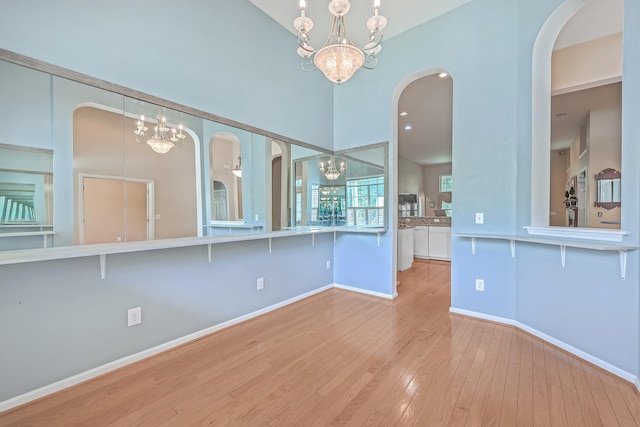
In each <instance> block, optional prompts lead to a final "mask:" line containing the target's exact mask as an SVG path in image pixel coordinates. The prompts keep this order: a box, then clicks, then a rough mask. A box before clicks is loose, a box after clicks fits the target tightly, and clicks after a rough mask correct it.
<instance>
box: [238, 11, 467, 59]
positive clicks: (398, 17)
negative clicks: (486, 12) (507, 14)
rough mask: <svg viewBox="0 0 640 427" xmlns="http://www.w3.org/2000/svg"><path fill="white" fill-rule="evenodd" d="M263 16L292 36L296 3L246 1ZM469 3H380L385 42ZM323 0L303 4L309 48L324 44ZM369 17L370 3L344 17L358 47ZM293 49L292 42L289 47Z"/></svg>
mask: <svg viewBox="0 0 640 427" xmlns="http://www.w3.org/2000/svg"><path fill="white" fill-rule="evenodd" d="M249 1H250V2H251V3H253V4H254V5H255V6H257V7H258V8H260V9H262V10H263V11H264V12H265V13H266V14H267V15H269V16H271V17H272V18H273V19H275V20H276V21H277V22H278V23H280V24H281V25H282V26H283V27H285V28H286V29H287V30H289V31H291V33H293V34H295V29H294V28H293V20H294V19H296V18H297V17H298V16H300V8H299V1H298V0H287V1H283V0H249ZM470 1H471V0H381V1H380V14H381V15H383V16H385V17H386V18H387V20H388V25H387V28H385V29H384V38H385V40H386V39H388V38H390V37H393V36H395V35H398V34H400V33H402V32H404V31H406V30H408V29H410V28H413V27H415V26H417V25H420V24H422V23H424V22H427V21H429V20H431V19H433V18H435V17H437V16H440V15H442V14H444V13H447V12H449V11H450V10H453V9H455V8H457V7H459V6H461V5H463V4H465V3H468V2H470ZM328 4H329V2H328V1H327V0H307V7H306V14H307V17H308V18H311V19H312V20H313V24H314V26H313V29H312V30H311V31H310V32H309V36H310V37H311V45H312V46H313V47H314V48H316V49H318V48H320V47H321V46H322V44H323V43H324V42H325V40H326V38H327V36H328V35H329V31H330V30H331V23H332V18H333V15H331V13H329V10H328V8H327V5H328ZM372 15H373V0H365V1H363V0H355V1H352V2H351V10H350V11H349V13H347V15H346V16H345V22H346V24H347V29H348V31H349V37H351V40H353V42H354V43H355V44H356V45H358V46H364V45H365V43H366V39H367V37H368V36H369V30H368V29H367V19H369V17H371V16H372ZM291 48H292V49H296V48H297V45H296V42H295V39H293V43H292V46H291Z"/></svg>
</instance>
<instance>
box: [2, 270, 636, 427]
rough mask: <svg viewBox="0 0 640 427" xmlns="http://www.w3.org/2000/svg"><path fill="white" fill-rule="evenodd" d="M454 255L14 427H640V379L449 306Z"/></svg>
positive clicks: (293, 308) (68, 399)
mask: <svg viewBox="0 0 640 427" xmlns="http://www.w3.org/2000/svg"><path fill="white" fill-rule="evenodd" d="M450 276H451V274H450V266H449V263H446V262H435V261H430V262H425V261H417V262H415V263H414V267H413V268H412V269H410V270H408V271H407V272H404V273H401V274H400V276H399V279H400V281H401V285H400V287H399V294H400V296H399V297H398V298H397V299H396V300H395V301H387V300H384V299H380V298H375V297H370V296H366V295H361V294H357V293H353V292H348V291H343V290H337V289H332V290H329V291H326V292H322V293H321V294H318V295H315V296H313V297H311V298H307V299H305V300H303V301H300V302H297V303H295V304H292V305H289V306H287V307H285V308H282V309H280V310H277V311H276V312H272V313H269V314H266V315H264V316H261V317H259V318H256V319H253V320H250V321H247V322H244V323H242V324H240V325H236V326H234V327H231V328H228V329H226V330H223V331H220V332H217V333H215V334H212V335H210V336H207V337H205V338H202V339H199V340H197V341H194V342H192V343H189V344H186V345H183V346H181V347H178V348H176V349H173V350H171V351H168V352H165V353H162V354H160V355H158V356H155V357H152V358H149V359H147V360H144V361H142V362H138V363H135V364H133V365H130V366H127V367H125V368H122V369H120V370H118V371H115V372H112V373H110V374H107V375H104V376H102V377H99V378H96V379H94V380H91V381H88V382H86V383H83V384H80V385H78V386H75V387H72V388H70V389H67V390H64V391H62V392H59V393H56V394H54V395H51V396H48V397H46V398H43V399H41V400H39V401H36V402H32V403H30V404H27V405H24V406H22V407H19V408H15V409H13V410H10V411H7V412H5V413H3V414H0V426H56V427H57V426H78V425H83V426H104V425H110V426H145V425H148V426H185V425H219V426H279V427H280V426H327V425H345V426H364V425H366V426H507V427H513V426H518V427H520V426H523V427H525V426H571V427H575V426H605V427H612V426H623V427H626V426H640V398H639V396H638V393H636V391H635V388H634V387H633V386H632V385H631V384H630V383H628V382H626V381H623V380H621V379H619V378H617V377H615V376H613V375H611V374H609V373H607V372H604V371H602V370H600V369H599V368H596V367H594V366H592V365H590V364H588V363H585V362H583V361H581V360H579V359H577V358H575V357H573V356H571V355H569V354H567V353H565V352H564V351H562V350H559V349H557V348H555V347H553V346H552V345H549V344H547V343H545V342H543V341H540V340H538V339H537V338H535V337H532V336H530V335H528V334H526V333H524V332H522V331H519V330H517V329H514V328H511V327H507V326H502V325H497V324H494V323H490V322H484V321H479V320H475V319H470V318H466V317H462V316H458V315H453V314H450V313H449V312H448V309H449V306H450V282H449V280H450Z"/></svg>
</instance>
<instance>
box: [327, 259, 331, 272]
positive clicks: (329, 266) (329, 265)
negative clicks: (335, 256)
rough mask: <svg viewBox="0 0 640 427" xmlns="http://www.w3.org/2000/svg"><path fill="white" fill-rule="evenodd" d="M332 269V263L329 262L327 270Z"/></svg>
mask: <svg viewBox="0 0 640 427" xmlns="http://www.w3.org/2000/svg"><path fill="white" fill-rule="evenodd" d="M330 268H331V261H327V270H329V269H330Z"/></svg>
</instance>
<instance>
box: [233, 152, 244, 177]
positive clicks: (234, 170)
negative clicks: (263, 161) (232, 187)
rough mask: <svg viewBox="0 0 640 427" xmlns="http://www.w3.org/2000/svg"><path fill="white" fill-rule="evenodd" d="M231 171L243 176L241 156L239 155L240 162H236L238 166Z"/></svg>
mask: <svg viewBox="0 0 640 427" xmlns="http://www.w3.org/2000/svg"><path fill="white" fill-rule="evenodd" d="M231 172H233V174H234V175H235V176H237V177H238V178H242V159H241V158H240V156H238V163H237V164H236V167H235V168H233V169H231Z"/></svg>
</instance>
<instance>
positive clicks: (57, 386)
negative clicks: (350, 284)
mask: <svg viewBox="0 0 640 427" xmlns="http://www.w3.org/2000/svg"><path fill="white" fill-rule="evenodd" d="M331 288H333V284H331V285H326V286H323V287H321V288H318V289H314V290H313V291H310V292H307V293H304V294H302V295H298V296H296V297H293V298H290V299H288V300H285V301H282V302H279V303H277V304H274V305H270V306H269V307H265V308H263V309H261V310H257V311H254V312H252V313H249V314H245V315H244V316H240V317H236V318H235V319H231V320H228V321H226V322H223V323H219V324H217V325H214V326H211V327H209V328H206V329H202V330H200V331H197V332H194V333H192V334H189V335H185V336H183V337H180V338H176V339H175V340H172V341H169V342H166V343H164V344H160V345H157V346H155V347H152V348H149V349H147V350H143V351H141V352H138V353H135V354H132V355H129V356H125V357H123V358H121V359H118V360H114V361H113V362H109V363H106V364H104V365H101V366H98V367H96V368H93V369H89V370H88V371H85V372H81V373H79V374H77V375H74V376H72V377H69V378H65V379H63V380H60V381H56V382H55V383H53V384H49V385H46V386H44V387H40V388H38V389H36V390H33V391H29V392H27V393H24V394H21V395H19V396H16V397H12V398H11V399H7V400H5V401H3V402H0V412H4V411H7V410H9V409H11V408H15V407H16V406H20V405H24V404H25V403H28V402H31V401H33V400H36V399H39V398H41V397H44V396H47V395H49V394H52V393H55V392H57V391H60V390H63V389H65V388H68V387H71V386H73V385H76V384H79V383H81V382H84V381H87V380H90V379H92V378H95V377H98V376H100V375H104V374H106V373H108V372H111V371H113V370H115V369H119V368H122V367H123V366H126V365H129V364H131V363H134V362H138V361H140V360H142V359H146V358H147V357H150V356H154V355H156V354H159V353H162V352H164V351H167V350H170V349H172V348H174V347H177V346H179V345H182V344H185V343H188V342H189V341H193V340H195V339H198V338H201V337H203V336H206V335H209V334H211V333H213V332H217V331H219V330H221V329H225V328H228V327H229V326H233V325H236V324H238V323H241V322H244V321H246V320H249V319H252V318H254V317H257V316H260V315H263V314H266V313H268V312H270V311H274V310H277V309H279V308H282V307H284V306H286V305H289V304H292V303H294V302H296V301H300V300H302V299H305V298H308V297H310V296H312V295H315V294H317V293H320V292H323V291H326V290H328V289H331Z"/></svg>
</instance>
